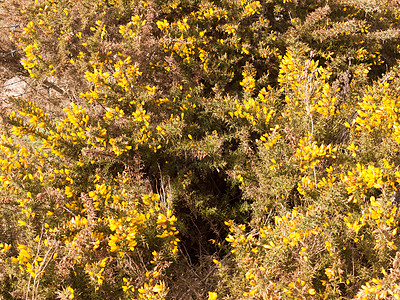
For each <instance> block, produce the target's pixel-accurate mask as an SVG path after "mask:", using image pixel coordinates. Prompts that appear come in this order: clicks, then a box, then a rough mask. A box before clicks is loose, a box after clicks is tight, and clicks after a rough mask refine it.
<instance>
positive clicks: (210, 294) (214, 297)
mask: <svg viewBox="0 0 400 300" xmlns="http://www.w3.org/2000/svg"><path fill="white" fill-rule="evenodd" d="M217 296H218V294H217V293H215V292H208V300H217Z"/></svg>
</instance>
